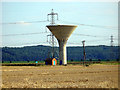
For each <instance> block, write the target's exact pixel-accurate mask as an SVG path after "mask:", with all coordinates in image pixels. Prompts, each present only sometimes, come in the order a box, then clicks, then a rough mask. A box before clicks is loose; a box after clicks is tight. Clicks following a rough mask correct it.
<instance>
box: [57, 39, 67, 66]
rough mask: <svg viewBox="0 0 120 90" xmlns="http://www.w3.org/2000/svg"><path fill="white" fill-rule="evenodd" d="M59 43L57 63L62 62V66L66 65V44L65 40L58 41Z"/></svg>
mask: <svg viewBox="0 0 120 90" xmlns="http://www.w3.org/2000/svg"><path fill="white" fill-rule="evenodd" d="M58 42H59V61H62V64H63V65H67V54H66V51H67V50H66V43H67V40H58Z"/></svg>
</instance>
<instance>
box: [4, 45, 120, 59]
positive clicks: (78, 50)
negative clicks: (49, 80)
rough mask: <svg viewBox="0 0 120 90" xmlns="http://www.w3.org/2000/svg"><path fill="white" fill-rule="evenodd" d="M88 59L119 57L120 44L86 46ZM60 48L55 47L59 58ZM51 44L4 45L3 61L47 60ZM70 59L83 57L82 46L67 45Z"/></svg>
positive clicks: (49, 55) (56, 55)
mask: <svg viewBox="0 0 120 90" xmlns="http://www.w3.org/2000/svg"><path fill="white" fill-rule="evenodd" d="M85 51H86V59H104V60H107V59H109V60H111V59H118V54H119V53H118V46H114V47H110V46H104V45H100V46H86V47H85ZM58 54H59V48H58V47H55V57H57V58H59V57H58V56H59V55H58ZM51 55H52V53H51V47H50V46H43V45H38V46H26V47H20V48H18V47H3V48H2V60H3V61H27V60H29V61H33V60H41V61H42V60H45V59H46V58H48V57H51ZM67 59H68V60H81V59H83V48H82V47H80V46H74V47H67Z"/></svg>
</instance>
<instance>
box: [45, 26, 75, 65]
mask: <svg viewBox="0 0 120 90" xmlns="http://www.w3.org/2000/svg"><path fill="white" fill-rule="evenodd" d="M46 27H47V28H48V29H49V30H50V31H51V32H52V34H53V35H54V36H55V37H56V38H57V40H58V43H59V61H62V64H63V65H66V64H67V54H66V43H67V40H68V38H69V37H70V35H71V34H72V32H73V31H74V30H75V28H76V27H77V26H75V25H47V26H46Z"/></svg>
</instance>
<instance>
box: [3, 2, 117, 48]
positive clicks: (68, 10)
mask: <svg viewBox="0 0 120 90" xmlns="http://www.w3.org/2000/svg"><path fill="white" fill-rule="evenodd" d="M51 9H54V12H55V13H58V17H59V20H58V21H57V20H56V17H55V22H56V24H67V25H68V24H72V25H77V26H78V27H77V28H76V30H75V31H74V32H73V34H72V35H71V36H70V38H69V39H68V43H67V46H82V41H83V40H85V45H86V46H92V45H108V46H110V44H111V43H110V39H111V38H110V36H111V35H113V41H114V42H113V45H115V46H116V45H118V3H117V2H76V1H75V2H2V23H1V25H2V35H1V36H2V46H3V47H4V46H7V47H21V46H32V45H50V44H49V42H47V35H49V34H50V31H49V30H48V29H47V28H46V27H45V26H46V25H49V24H50V22H48V21H46V20H47V14H49V13H51ZM37 21H46V22H37ZM26 22H27V23H26ZM30 22H32V23H30ZM33 22H34V23H33ZM14 23H16V24H14ZM48 41H50V37H48ZM56 46H58V43H57V40H56Z"/></svg>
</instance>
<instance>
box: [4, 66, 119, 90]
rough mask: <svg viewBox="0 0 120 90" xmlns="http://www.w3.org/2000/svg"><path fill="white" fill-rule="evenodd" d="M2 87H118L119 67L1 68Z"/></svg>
mask: <svg viewBox="0 0 120 90" xmlns="http://www.w3.org/2000/svg"><path fill="white" fill-rule="evenodd" d="M2 88H118V65H90V66H89V67H84V66H81V65H68V66H59V65H58V66H2Z"/></svg>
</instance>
